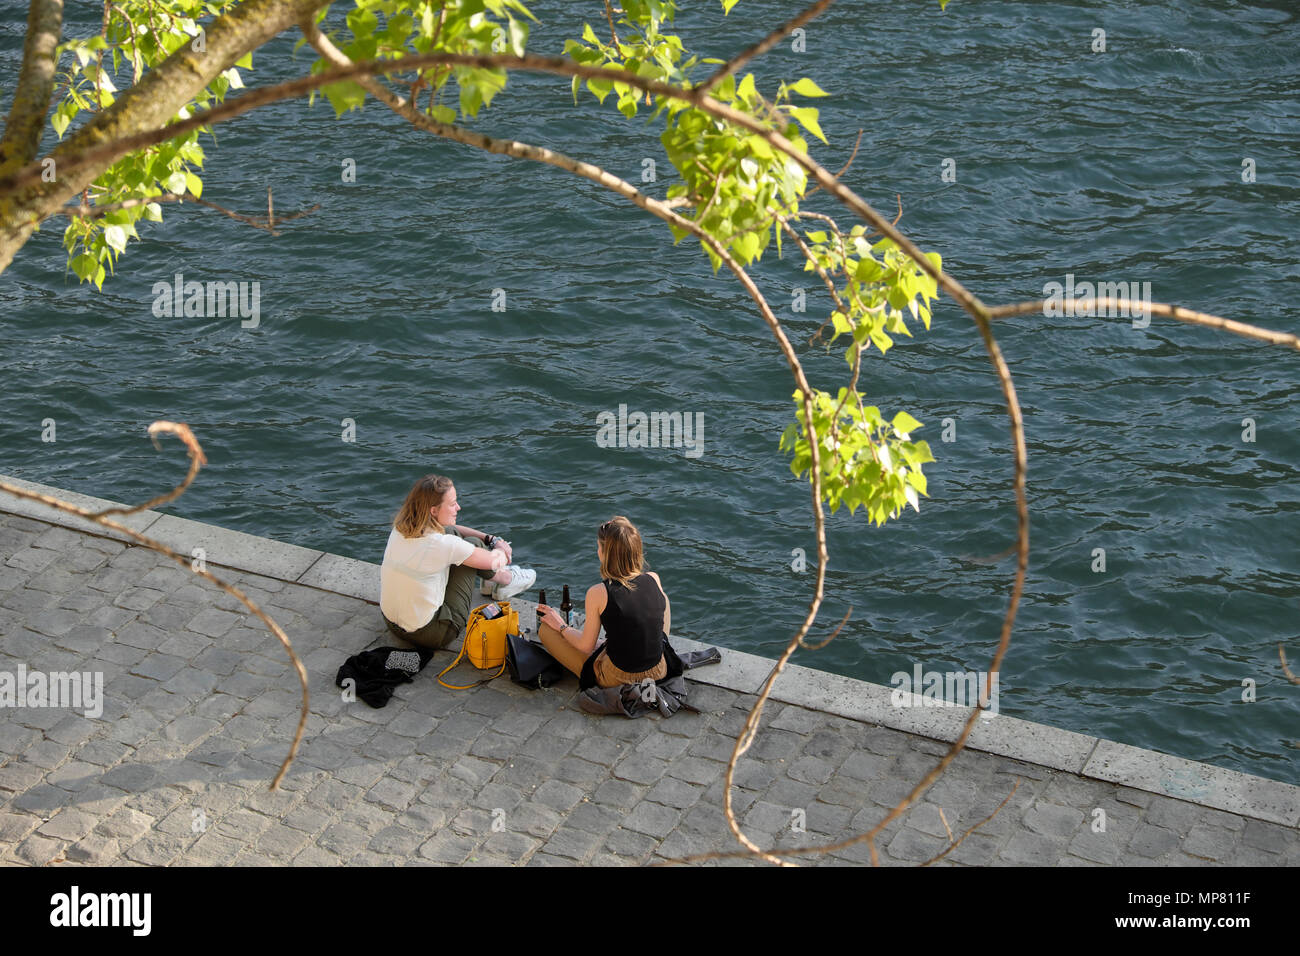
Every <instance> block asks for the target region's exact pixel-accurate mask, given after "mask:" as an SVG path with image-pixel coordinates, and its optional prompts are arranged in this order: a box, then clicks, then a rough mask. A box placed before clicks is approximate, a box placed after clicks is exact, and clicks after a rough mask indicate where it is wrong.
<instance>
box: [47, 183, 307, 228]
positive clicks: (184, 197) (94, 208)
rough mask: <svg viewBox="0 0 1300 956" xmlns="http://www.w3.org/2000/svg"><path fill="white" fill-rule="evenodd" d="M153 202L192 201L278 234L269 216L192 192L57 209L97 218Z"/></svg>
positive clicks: (299, 214)
mask: <svg viewBox="0 0 1300 956" xmlns="http://www.w3.org/2000/svg"><path fill="white" fill-rule="evenodd" d="M267 194H268V197H269V194H270V187H269V186H268V187H267ZM155 202H157V203H164V202H179V203H187V202H192V203H195V204H197V205H199V206H206V207H208V208H209V209H215V210H217V212H220V213H222V214H224V215H226V216H229V217H230V218H231V219H236V220H238V221H239V222H243V223H247V224H248V225H250V226H253V227H255V228H257V229H265V230H266V231H267V232H269V233H270V234H271V235H273V236H278V235H280V233H279V231H278V230H276V229H273V228H271V226H270V217H269V216H268V218H267V219H266V220H263V219H260V218H259V217H257V216H245V215H243V214H242V213H237V212H235V211H234V210H232V209H227V208H226V207H225V206H221V205H218V204H217V203H214V202H210V201H209V200H207V199H200V198H199V197H198V196H195V195H193V194H192V193H163V194H162V195H161V196H141V197H137V198H135V199H124V200H122V201H121V202H115V203H104V204H102V205H100V204H98V203H97V204H95V205H90V204H89V203H88V202H86V201H85V200H83V201H81V202H79V203H76V204H74V205H67V206H64V207H63V208H62V209H61V210H59V211H60V212H62V213H63V214H64V215H66V216H68V217H69V218H73V217H80V218H83V219H98V218H100V217H101V216H106V215H108V214H109V213H110V212H116V211H117V210H119V209H132V208H134V207H136V206H147V205H149V204H150V203H155ZM318 209H320V203H315V204H313V205H311V206H309V207H307V208H306V209H304V210H302V211H301V212H295V213H291V214H290V215H288V216H276V217H275V222H276V223H285V222H289V221H291V220H293V219H301V218H302V217H303V216H309V215H311V214H312V213H314V212H315V211H316V210H318ZM268 211H269V203H268Z"/></svg>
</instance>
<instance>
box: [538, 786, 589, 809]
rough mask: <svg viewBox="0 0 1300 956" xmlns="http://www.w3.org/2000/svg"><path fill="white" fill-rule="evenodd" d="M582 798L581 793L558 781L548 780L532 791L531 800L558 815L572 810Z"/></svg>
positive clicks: (575, 788) (579, 790) (577, 789)
mask: <svg viewBox="0 0 1300 956" xmlns="http://www.w3.org/2000/svg"><path fill="white" fill-rule="evenodd" d="M582 797H583V791H582V790H581V789H579V788H578V787H575V786H573V785H571V784H567V783H563V782H561V781H559V780H548V781H547V782H546V783H544V784H542V785H541V786H540V787H538V788H537V790H536V791H534V793H533V795H532V799H533V800H535V801H536V802H537V803H540V804H542V805H543V806H547V807H550V808H551V809H552V810H556V811H558V812H560V813H564V812H565V811H567V810H570V809H572V808H573V805H574V804H576V803H577V802H578V801H579V800H581V799H582Z"/></svg>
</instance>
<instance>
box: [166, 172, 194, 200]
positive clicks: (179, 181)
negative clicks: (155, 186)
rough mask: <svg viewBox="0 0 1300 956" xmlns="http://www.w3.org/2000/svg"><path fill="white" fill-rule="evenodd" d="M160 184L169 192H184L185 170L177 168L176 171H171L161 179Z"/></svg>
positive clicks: (185, 184) (185, 182) (185, 183)
mask: <svg viewBox="0 0 1300 956" xmlns="http://www.w3.org/2000/svg"><path fill="white" fill-rule="evenodd" d="M162 184H163V188H164V189H166V190H167V191H168V192H169V193H178V194H179V193H183V192H185V187H186V186H187V185H188V183H187V181H186V179H185V171H184V170H178V171H177V172H174V173H172V174H171V175H170V176H168V177H167V178H166V179H164V180H163V181H162Z"/></svg>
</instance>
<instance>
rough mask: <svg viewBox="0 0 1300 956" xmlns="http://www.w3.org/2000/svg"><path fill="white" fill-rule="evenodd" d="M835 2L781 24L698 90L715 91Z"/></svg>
mask: <svg viewBox="0 0 1300 956" xmlns="http://www.w3.org/2000/svg"><path fill="white" fill-rule="evenodd" d="M834 2H835V0H817V2H816V3H814V4H813V5H812V6H810V7H808V8H807V9H805V10H804V11H803V12H802V13H800V14H799V15H798V16H796V17H794V18H793V19H791V20H787V21H786V22H785V23H783V24H781V25H780V26H779V27H777V28H776V29H775V30H773V31H772V32H771V33H769V34H768V35H767V36H765V37H763V39H761V40H759V41H758V42H757V43H755V44H754V45H753V46H751V47H748V48H747V49H745V50H742V51H741V52H740V53H738V54H736V56H734V57H733V58H732V59H730V60H729V61H727V62H726V63H724V64H722V66H720V67H718V70H717V72H716V73H714V74H713V75H712V76H711V77H709V78H708V79H707V80H705V81H704V82H703V83H702V84H700V85H699V86H698V87H696V89H698V90H700V91H701V92H704V93H707V92H708V91H709V90H711V89H713V88H714V87H715V86H717V85H718V84H719V83H721V82H722V81H723V80H724V79H726V78H727V77H728V76H730V75H731V74H733V73H735V72H736V71H737V70H739V69H740V68H741V67H742V66H744V65H745V64H746V63H748V62H749V61H750V60H752V59H754V57H756V56H762V55H763V54H764V53H766V52H767V51H768V50H770V49H772V47H774V46H776V45H777V44H778V43H780V42H781V41H782V40H783V39H785V37H786V36H787V35H788V34H790V33H793V32H794V31H795V30H796V29H798V28H799V27H801V26H803V25H804V24H805V23H807V22H808V21H809V20H811V19H813V18H814V17H816V16H818V15H819V14H820V13H821V12H822V11H823V10H825V9H826V8H827V7H829V6H830V5H831V4H832V3H834Z"/></svg>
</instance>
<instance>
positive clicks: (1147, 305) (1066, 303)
mask: <svg viewBox="0 0 1300 956" xmlns="http://www.w3.org/2000/svg"><path fill="white" fill-rule="evenodd" d="M1043 298H1045V299H1046V300H1047V301H1046V302H1044V303H1043V315H1045V316H1047V317H1048V318H1049V319H1051V318H1059V317H1061V316H1064V315H1068V316H1076V315H1088V316H1093V315H1095V316H1109V317H1111V318H1115V317H1117V316H1124V317H1126V318H1132V319H1133V328H1135V329H1145V328H1146V327H1147V326H1148V325H1150V324H1151V283H1150V282H1141V283H1139V282H1098V283H1097V286H1096V291H1095V292H1094V291H1093V284H1092V283H1091V282H1079V283H1077V284H1076V283H1075V281H1074V273H1073V272H1067V273H1066V274H1065V284H1064V285H1062V284H1061V283H1059V282H1048V283H1047V284H1046V285H1044V286H1043ZM1076 298H1080V299H1090V300H1091V299H1098V300H1105V299H1107V298H1116V299H1127V300H1128V301H1127V303H1126V304H1122V305H1121V304H1118V303H1115V302H1107V301H1096V302H1093V301H1089V302H1086V303H1084V304H1082V305H1079V306H1076V305H1075V304H1074V300H1075V299H1076Z"/></svg>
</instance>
